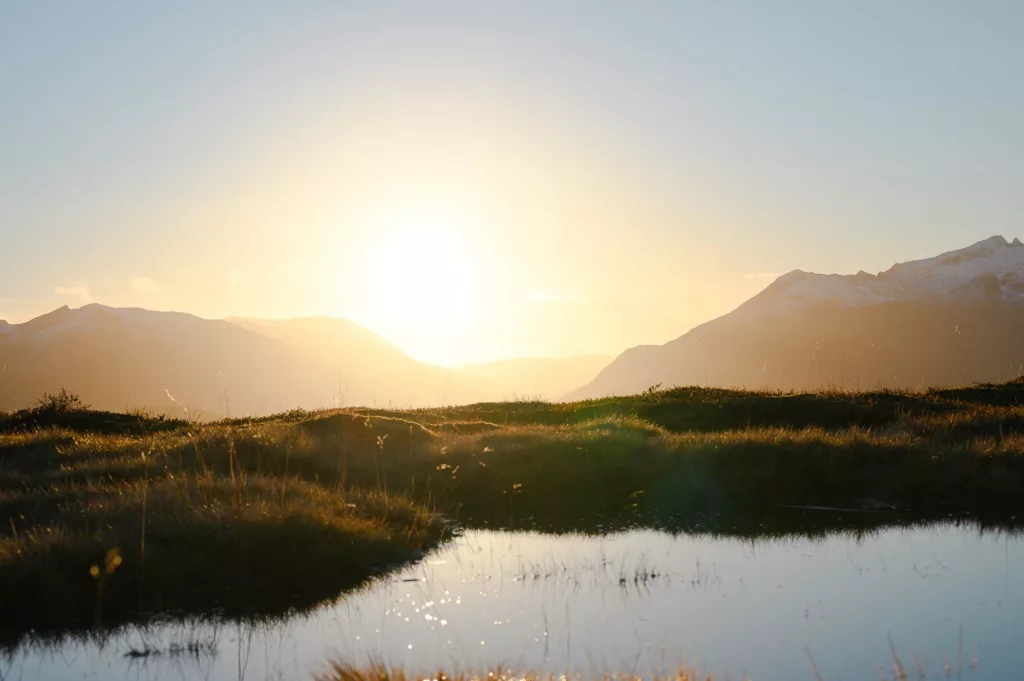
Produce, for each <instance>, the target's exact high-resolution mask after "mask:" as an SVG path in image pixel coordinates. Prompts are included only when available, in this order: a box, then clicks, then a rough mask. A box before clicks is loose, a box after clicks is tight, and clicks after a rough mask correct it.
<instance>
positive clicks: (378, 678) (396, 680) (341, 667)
mask: <svg viewBox="0 0 1024 681" xmlns="http://www.w3.org/2000/svg"><path fill="white" fill-rule="evenodd" d="M315 678H316V680H317V681H713V679H714V677H712V676H710V675H702V674H698V673H697V672H695V671H693V670H690V669H687V668H685V667H680V668H679V669H677V670H676V671H674V672H672V673H669V674H655V675H652V676H649V677H646V678H645V677H640V676H635V675H633V674H597V675H587V676H581V675H566V674H553V673H539V672H531V671H515V670H512V669H505V668H501V667H498V668H496V669H494V670H492V671H489V672H473V671H468V672H461V673H454V674H449V673H447V672H445V671H444V670H438V671H436V672H432V673H429V674H423V673H410V672H407V671H406V670H405V669H403V668H401V667H386V666H384V665H376V666H369V667H355V666H351V665H346V664H341V663H337V662H336V663H333V664H332V665H331V669H330V671H329V672H327V673H326V674H321V675H318V676H316V677H315Z"/></svg>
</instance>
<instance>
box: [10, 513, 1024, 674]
mask: <svg viewBox="0 0 1024 681" xmlns="http://www.w3.org/2000/svg"><path fill="white" fill-rule="evenodd" d="M1022 627H1024V548H1022V545H1021V541H1020V539H1019V538H1017V537H1016V536H1014V535H1008V534H1007V533H1005V532H982V531H981V530H979V529H978V528H976V527H974V526H963V525H961V526H955V525H944V526H927V527H914V528H897V529H886V530H881V531H878V532H872V533H867V534H864V535H858V534H856V533H843V534H836V535H832V536H829V537H828V538H824V539H807V538H784V539H770V540H762V541H753V542H752V541H750V540H744V539H736V538H714V537H709V536H689V535H679V536H673V535H671V534H666V533H661V532H657V531H654V530H635V531H630V532H626V533H618V534H611V535H606V536H589V537H585V536H580V535H544V534H539V533H508V532H500V531H497V532H490V531H468V532H466V533H465V534H464V535H463V536H461V537H459V538H458V539H457V540H455V541H454V542H452V543H450V544H449V545H447V546H446V547H444V548H442V549H440V550H438V551H437V552H435V553H433V554H431V555H429V556H428V557H427V558H426V559H425V560H424V561H423V562H421V563H420V564H418V565H415V566H412V567H410V568H408V569H406V570H405V571H403V572H401V573H399V574H393V575H389V576H388V577H387V578H384V579H382V580H380V581H378V582H376V583H375V584H373V585H371V586H370V587H368V588H366V589H364V590H362V591H359V592H357V593H354V594H351V595H349V596H347V597H344V598H342V599H339V600H338V601H337V602H336V603H332V604H329V605H325V606H323V607H322V608H320V609H319V610H317V611H315V612H313V613H312V614H310V615H306V616H303V617H295V618H292V619H289V620H286V621H283V622H277V623H274V624H266V625H258V624H220V625H214V624H209V623H196V622H192V623H182V622H176V623H167V624H161V625H155V626H150V627H148V628H145V629H140V628H128V629H125V630H122V631H121V632H119V633H116V634H114V635H111V636H109V637H108V638H107V639H106V640H104V641H98V640H91V641H89V640H87V641H82V640H78V641H72V642H67V641H65V642H63V643H60V644H55V643H52V642H51V643H50V644H48V645H47V644H43V643H40V642H34V643H31V642H30V643H25V644H22V645H21V647H19V648H17V649H15V650H14V651H13V652H11V653H9V654H8V655H7V656H6V657H3V658H0V679H26V680H28V679H46V680H47V681H58V680H63V679H68V680H70V679H76V680H77V679H83V678H98V679H106V678H118V679H194V678H201V679H211V680H218V681H219V680H227V679H266V678H274V679H278V678H283V679H309V678H311V676H312V675H313V674H314V673H315V672H317V671H324V669H325V668H326V663H327V662H328V661H329V660H330V659H343V660H347V661H351V662H357V663H358V662H367V661H370V660H377V661H384V662H387V663H388V664H404V665H406V666H408V667H410V668H415V669H419V670H424V671H425V670H429V669H436V668H439V667H445V668H447V669H466V668H468V667H472V668H477V669H480V668H486V669H493V668H494V667H495V666H496V665H498V664H499V663H500V664H502V665H503V666H504V667H506V668H507V667H513V668H516V669H519V670H523V669H529V670H557V671H565V670H572V671H577V672H581V673H583V674H587V673H588V672H590V671H592V670H598V671H600V670H612V671H636V672H637V673H644V674H649V673H650V672H652V671H658V670H672V669H674V668H675V667H676V666H677V665H678V664H679V663H680V661H682V660H685V661H686V662H687V663H688V664H689V665H690V666H694V667H697V668H698V669H705V670H708V671H714V672H716V674H717V675H718V678H733V679H736V678H741V677H742V676H743V675H744V674H746V675H749V676H750V677H751V678H753V679H813V678H814V675H813V672H812V670H811V664H810V662H809V658H808V652H809V653H810V655H811V656H812V657H813V659H814V661H815V662H816V664H817V668H818V672H819V673H820V674H821V677H822V678H823V679H825V680H826V681H840V680H844V679H878V678H879V669H882V670H883V672H884V673H887V674H888V676H889V678H891V677H892V672H893V655H892V653H891V651H890V643H889V641H890V638H891V640H892V642H893V645H894V646H895V649H896V651H897V653H898V654H899V656H900V658H901V660H902V664H903V666H904V667H905V668H906V669H907V671H908V673H909V674H910V678H917V672H916V671H915V670H914V664H915V663H914V659H915V658H916V659H917V660H918V662H919V664H920V665H921V666H922V667H924V668H925V669H926V670H927V672H928V678H945V674H946V672H945V666H946V665H947V664H949V666H950V675H951V677H952V678H957V675H958V668H959V670H960V675H961V676H962V678H966V679H1005V678H1017V677H1020V676H1021V670H1024V649H1022V648H1021V647H1020V644H1019V638H1020V632H1021V631H1022ZM188 643H200V644H201V650H199V651H191V652H189V651H187V650H186V651H180V650H179V651H175V650H172V649H173V648H174V647H175V645H179V646H181V647H186V646H187V644H188ZM144 648H149V649H151V650H156V651H158V652H157V653H156V654H152V655H150V656H148V657H128V656H126V653H129V651H131V650H141V649H144Z"/></svg>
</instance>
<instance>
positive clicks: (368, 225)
mask: <svg viewBox="0 0 1024 681" xmlns="http://www.w3.org/2000/svg"><path fill="white" fill-rule="evenodd" d="M0 16H2V19H0V230H2V238H0V318H7V319H8V320H10V321H23V320H25V319H27V318H29V317H31V316H34V315H37V314H39V313H42V312H45V311H47V310H49V309H52V308H54V307H57V306H59V305H62V304H70V305H72V306H73V307H74V306H77V305H79V304H82V303H83V302H87V301H90V300H94V301H97V302H102V303H106V304H110V305H119V306H120V305H138V306H144V307H150V308H156V309H174V310H184V311H188V312H194V313H196V314H199V315H201V316H207V317H220V316H227V315H245V316H265V317H286V316H298V315H310V314H330V315H337V316H344V317H349V318H351V319H353V320H355V321H357V322H360V323H363V324H365V325H366V326H368V327H370V328H372V329H373V330H375V331H377V332H379V333H381V334H383V335H385V336H386V337H388V338H389V339H391V340H393V341H395V342H396V343H398V344H399V345H401V346H402V347H404V348H405V349H407V350H408V351H409V352H410V353H411V354H412V355H414V356H416V357H418V358H422V359H427V360H430V361H436V362H441V363H449V364H453V363H459V362H468V361H476V360H484V359H490V358H497V357H507V356H513V355H540V354H572V353H583V352H587V353H590V352H600V353H614V352H618V351H620V350H622V349H624V348H626V347H628V346H631V345H636V344H639V343H661V342H664V341H666V340H669V339H671V338H674V337H676V336H679V335H680V334H682V333H683V332H685V331H686V330H687V329H689V328H690V327H692V326H693V325H695V324H697V323H700V322H702V321H706V320H708V319H710V318H712V317H715V316H718V315H720V314H722V313H725V312H727V311H729V310H730V309H732V308H733V307H735V306H736V305H737V304H739V303H740V302H742V301H743V300H745V299H746V298H747V297H749V296H750V295H752V294H754V293H755V292H757V291H758V290H760V289H761V288H763V287H764V286H765V285H766V284H767V283H768V282H769V281H770V276H771V275H773V274H776V273H781V272H785V271H788V270H791V269H794V268H801V269H807V270H814V271H826V272H833V271H838V272H851V271H856V270H858V269H866V270H869V271H877V270H880V269H885V268H887V267H888V266H889V265H890V264H891V263H892V262H893V261H897V260H906V259H910V258H914V257H920V256H925V255H933V254H936V253H938V252H941V251H944V250H950V249H953V248H958V247H961V246H965V245H967V244H969V243H971V242H973V241H977V240H980V239H983V238H985V237H988V236H991V235H993V234H1004V235H1005V236H1007V237H1008V238H1012V237H1014V236H1022V237H1024V229H1021V228H1020V227H1019V221H1020V216H1021V215H1022V213H1024V210H1022V208H1024V205H1022V204H1024V199H1021V198H1020V197H1021V196H1022V187H1024V162H1022V159H1024V122H1022V121H1024V119H1022V115H1024V85H1022V78H1021V73H1024V40H1022V39H1021V36H1022V35H1024V2H1017V1H1011V2H1005V3H997V2H967V1H964V2H941V1H937V0H928V1H921V2H910V1H901V2H891V1H888V0H887V1H885V2H828V1H824V2H823V1H821V0H809V1H807V2H763V1H761V0H756V1H751V2H727V1H717V0H716V1H715V2H682V1H674V2H653V1H645V2H614V3H612V2H607V3H596V2H572V3H570V2H550V1H546V2H509V3H504V4H503V5H501V6H499V4H498V3H493V2H465V3H441V2H418V1H417V2H413V1H410V2H394V3H390V2H363V3H345V2H328V1H314V0H307V1H304V2H283V1H281V2H273V3H270V2H256V1H253V0H247V1H246V2H206V1H203V2H194V3H189V2H174V3H139V2H123V3H111V2H107V3H104V2H93V3H69V2H52V3H51V2H43V1H40V0H31V1H26V2H17V1H14V2H5V3H4V4H3V7H2V15H0Z"/></svg>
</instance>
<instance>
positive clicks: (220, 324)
mask: <svg viewBox="0 0 1024 681" xmlns="http://www.w3.org/2000/svg"><path fill="white" fill-rule="evenodd" d="M609 360H610V358H606V360H605V361H609ZM538 363H539V364H540V365H542V366H544V367H545V371H544V373H546V374H547V376H546V377H545V376H542V375H540V374H541V372H539V371H534V370H531V369H529V367H530V366H533V365H535V364H538ZM563 364H564V365H565V368H563V367H562V365H563ZM504 367H506V363H498V364H496V365H495V368H494V369H493V371H492V370H490V369H489V365H478V366H475V367H473V368H472V370H469V371H457V370H452V369H445V368H442V367H437V366H432V365H430V364H426V363H423V362H419V361H416V360H414V359H413V358H411V357H409V356H408V355H407V354H405V353H404V352H403V351H402V350H400V349H399V348H398V347H397V346H395V345H393V344H392V343H390V342H388V341H387V340H385V339H383V338H381V337H380V336H378V335H376V334H374V333H372V332H371V331H369V330H367V329H365V328H363V327H361V326H359V325H357V324H354V323H352V322H350V321H347V320H344V319H335V318H330V317H313V318H304V319H289V320H283V321H272V320H260V319H241V318H237V319H227V320H212V319H202V318H200V317H195V316H193V315H189V314H183V313H178V312H154V311H151V310H144V309H138V308H111V307H106V306H103V305H98V304H92V305H86V306H84V307H81V308H78V309H70V308H68V307H66V306H65V307H62V308H60V309H57V310H54V311H52V312H50V313H48V314H44V315H42V316H40V317H36V318H35V319H32V320H31V321H28V322H25V323H23V324H8V323H7V322H4V321H0V409H18V408H23V407H27V406H31V405H32V404H33V403H34V402H35V401H36V400H37V399H38V398H39V397H40V396H41V395H42V394H43V393H44V392H57V391H59V390H61V389H67V390H69V391H71V392H74V393H77V394H79V395H81V397H82V399H83V401H85V402H86V403H88V404H91V405H92V406H93V407H96V408H101V409H110V410H116V411H122V410H124V409H126V408H145V409H148V410H150V411H154V412H156V413H168V414H173V415H176V416H185V415H187V416H189V417H195V418H205V419H210V418H221V417H224V416H229V415H230V416H245V415H247V414H250V415H264V414H269V413H273V412H280V411H285V410H288V409H294V408H297V407H302V408H310V409H312V408H322V407H337V406H355V405H359V406H375V405H377V406H381V407H384V406H395V407H420V406H428V405H444V404H464V403H468V402H477V401H484V400H497V399H506V398H511V397H513V396H516V395H536V394H538V393H544V394H547V395H549V396H550V397H559V396H560V394H561V393H564V392H567V391H568V390H570V389H572V388H573V387H576V386H578V385H580V384H581V383H583V382H585V381H586V380H589V379H590V378H592V377H593V376H594V375H596V373H597V371H598V370H599V369H600V366H599V365H598V364H594V363H592V362H591V361H590V360H589V359H584V360H581V361H580V362H579V363H576V362H575V360H574V359H573V358H568V359H565V360H522V361H521V363H520V364H519V365H518V367H519V370H518V371H506V370H505V369H504ZM583 367H591V370H590V373H587V370H586V369H585V368H583Z"/></svg>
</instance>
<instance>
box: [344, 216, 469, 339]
mask: <svg viewBox="0 0 1024 681" xmlns="http://www.w3.org/2000/svg"><path fill="white" fill-rule="evenodd" d="M367 251H368V255H367V258H366V259H365V260H364V262H363V270H364V271H363V276H362V277H361V280H362V282H363V283H364V287H363V288H362V290H361V294H360V301H359V303H358V308H359V309H360V313H359V314H358V316H359V317H360V318H362V319H364V320H365V321H366V322H367V323H369V325H370V326H371V327H372V328H374V329H376V330H379V331H380V332H385V331H386V332H387V333H390V334H392V335H393V337H395V339H396V340H397V342H399V344H400V345H403V347H406V346H408V347H407V349H408V350H409V351H410V352H412V353H413V354H414V355H416V354H424V355H432V354H434V353H433V352H432V350H431V348H429V347H427V346H429V345H430V339H431V338H436V339H437V340H438V341H441V340H442V339H443V338H444V336H446V335H447V332H449V331H450V330H451V329H452V328H453V327H455V326H458V325H465V324H468V323H471V322H472V312H473V309H474V305H473V300H474V298H475V296H476V295H477V292H478V286H479V283H480V280H479V277H478V271H477V263H476V260H475V258H474V257H473V254H472V253H471V252H470V251H469V249H468V248H467V245H466V243H465V241H464V239H463V238H462V236H461V234H460V232H459V231H458V230H457V229H456V227H455V225H454V224H453V221H451V220H447V219H445V218H443V217H437V216H432V215H409V216H404V217H403V218H401V219H398V220H394V221H392V222H390V223H385V224H383V225H381V227H380V229H378V230H375V231H374V233H373V236H372V238H371V239H370V240H369V242H368V244H367ZM410 337H414V338H417V339H418V341H417V342H415V343H413V344H412V345H411V346H410V345H409V344H408V342H405V343H403V342H402V340H399V339H403V338H404V339H409V338H410Z"/></svg>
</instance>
